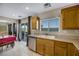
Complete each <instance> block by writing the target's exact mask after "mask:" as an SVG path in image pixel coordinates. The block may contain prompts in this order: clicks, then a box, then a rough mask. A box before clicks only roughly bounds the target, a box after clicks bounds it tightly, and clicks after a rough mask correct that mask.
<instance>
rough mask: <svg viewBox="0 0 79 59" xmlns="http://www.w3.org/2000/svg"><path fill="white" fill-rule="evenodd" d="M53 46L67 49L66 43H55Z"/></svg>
mask: <svg viewBox="0 0 79 59" xmlns="http://www.w3.org/2000/svg"><path fill="white" fill-rule="evenodd" d="M55 45H57V46H60V47H67V43H66V42H60V41H55Z"/></svg>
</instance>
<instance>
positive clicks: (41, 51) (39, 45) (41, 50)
mask: <svg viewBox="0 0 79 59" xmlns="http://www.w3.org/2000/svg"><path fill="white" fill-rule="evenodd" d="M36 51H37V52H38V53H39V54H41V55H44V43H43V40H42V39H37V42H36Z"/></svg>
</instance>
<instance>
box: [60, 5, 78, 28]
mask: <svg viewBox="0 0 79 59" xmlns="http://www.w3.org/2000/svg"><path fill="white" fill-rule="evenodd" d="M61 17H62V18H61V19H62V29H79V5H76V6H72V7H68V8H64V9H62V10H61Z"/></svg>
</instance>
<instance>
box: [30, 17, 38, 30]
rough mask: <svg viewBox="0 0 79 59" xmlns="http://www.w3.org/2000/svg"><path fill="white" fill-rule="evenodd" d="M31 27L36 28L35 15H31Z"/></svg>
mask: <svg viewBox="0 0 79 59" xmlns="http://www.w3.org/2000/svg"><path fill="white" fill-rule="evenodd" d="M31 26H32V29H34V30H35V29H36V27H37V17H35V16H32V25H31Z"/></svg>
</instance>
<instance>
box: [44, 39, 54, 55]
mask: <svg viewBox="0 0 79 59" xmlns="http://www.w3.org/2000/svg"><path fill="white" fill-rule="evenodd" d="M44 55H45V56H54V41H51V40H45V51H44Z"/></svg>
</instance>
